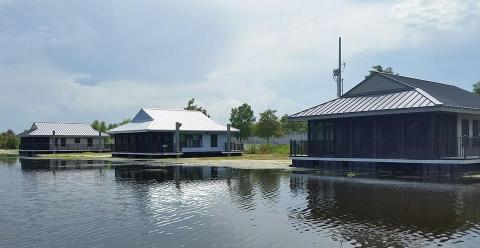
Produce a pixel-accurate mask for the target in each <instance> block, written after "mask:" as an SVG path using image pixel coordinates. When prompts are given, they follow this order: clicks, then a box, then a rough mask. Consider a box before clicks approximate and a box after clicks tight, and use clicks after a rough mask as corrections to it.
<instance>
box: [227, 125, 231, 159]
mask: <svg viewBox="0 0 480 248" xmlns="http://www.w3.org/2000/svg"><path fill="white" fill-rule="evenodd" d="M230 128H231V125H230V124H227V152H228V156H230V155H231V154H230V152H231V151H232V146H231V142H232V136H231V133H230Z"/></svg>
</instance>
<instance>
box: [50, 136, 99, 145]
mask: <svg viewBox="0 0 480 248" xmlns="http://www.w3.org/2000/svg"><path fill="white" fill-rule="evenodd" d="M62 138H65V139H66V144H67V145H74V144H77V145H78V144H80V145H87V144H88V139H89V138H91V139H92V145H94V146H95V145H101V144H104V143H105V142H104V137H80V138H79V139H80V143H75V139H76V138H78V137H61V136H56V137H50V138H49V143H50V145H51V146H54V145H55V139H58V145H59V146H60V144H61V139H62Z"/></svg>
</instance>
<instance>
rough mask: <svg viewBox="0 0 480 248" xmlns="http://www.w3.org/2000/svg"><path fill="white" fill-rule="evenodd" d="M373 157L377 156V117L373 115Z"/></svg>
mask: <svg viewBox="0 0 480 248" xmlns="http://www.w3.org/2000/svg"><path fill="white" fill-rule="evenodd" d="M373 118H374V119H373V157H374V158H376V157H377V117H373Z"/></svg>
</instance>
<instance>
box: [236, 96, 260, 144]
mask: <svg viewBox="0 0 480 248" xmlns="http://www.w3.org/2000/svg"><path fill="white" fill-rule="evenodd" d="M230 123H231V124H232V126H233V127H235V128H238V129H240V134H239V135H238V137H239V138H240V141H242V140H243V139H247V138H248V137H250V136H251V135H252V133H253V125H254V124H255V116H254V114H253V110H252V107H251V106H250V105H248V104H246V103H244V104H242V105H240V106H238V107H236V108H233V109H232V112H231V113H230Z"/></svg>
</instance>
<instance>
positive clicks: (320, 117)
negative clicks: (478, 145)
mask: <svg viewBox="0 0 480 248" xmlns="http://www.w3.org/2000/svg"><path fill="white" fill-rule="evenodd" d="M436 111H447V110H446V109H445V107H444V106H439V105H437V106H431V107H418V108H408V109H386V110H376V111H365V112H352V113H342V114H327V115H312V116H300V117H293V116H290V117H288V119H289V120H292V121H309V120H323V119H335V118H349V117H362V116H375V115H391V114H409V113H422V112H436ZM447 112H448V111H447ZM478 113H480V111H479V112H478Z"/></svg>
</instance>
